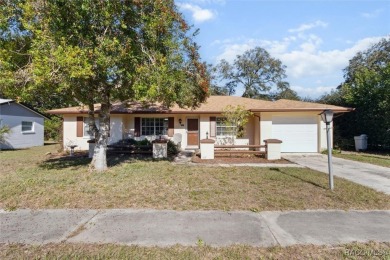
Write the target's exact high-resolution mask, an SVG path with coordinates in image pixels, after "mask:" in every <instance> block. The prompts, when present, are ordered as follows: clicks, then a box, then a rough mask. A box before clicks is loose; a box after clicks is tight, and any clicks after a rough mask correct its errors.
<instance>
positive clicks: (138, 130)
mask: <svg viewBox="0 0 390 260" xmlns="http://www.w3.org/2000/svg"><path fill="white" fill-rule="evenodd" d="M134 136H135V137H140V136H141V118H140V117H134Z"/></svg>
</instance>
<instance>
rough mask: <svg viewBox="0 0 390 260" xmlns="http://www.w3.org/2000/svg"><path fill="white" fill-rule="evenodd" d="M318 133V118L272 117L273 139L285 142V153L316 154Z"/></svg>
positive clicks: (283, 146)
mask: <svg viewBox="0 0 390 260" xmlns="http://www.w3.org/2000/svg"><path fill="white" fill-rule="evenodd" d="M317 131H318V130H317V116H312V117H308V116H305V117H298V116H296V117H280V116H275V117H272V138H276V139H280V140H282V141H283V143H282V147H281V150H282V152H285V153H316V152H317V151H318V149H317V144H318V140H317V137H318V134H317Z"/></svg>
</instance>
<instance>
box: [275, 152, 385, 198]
mask: <svg viewBox="0 0 390 260" xmlns="http://www.w3.org/2000/svg"><path fill="white" fill-rule="evenodd" d="M282 157H283V158H284V159H286V160H289V161H291V162H294V163H297V164H299V165H302V166H305V167H308V168H310V169H313V170H316V171H320V172H324V173H327V174H328V173H329V172H328V157H327V156H326V155H323V154H284V155H283V156H282ZM332 161H333V174H334V175H335V176H338V177H341V178H344V179H347V180H349V181H353V182H355V183H358V184H361V185H364V186H367V187H370V188H372V189H374V190H377V191H380V192H383V193H386V194H389V195H390V168H387V167H382V166H377V165H373V164H368V163H361V162H356V161H351V160H345V159H341V158H335V157H333V160H332ZM336 188H337V187H336Z"/></svg>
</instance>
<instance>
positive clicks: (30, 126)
mask: <svg viewBox="0 0 390 260" xmlns="http://www.w3.org/2000/svg"><path fill="white" fill-rule="evenodd" d="M32 132H34V122H31V121H22V133H32Z"/></svg>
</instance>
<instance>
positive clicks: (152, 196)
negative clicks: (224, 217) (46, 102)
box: [0, 145, 390, 211]
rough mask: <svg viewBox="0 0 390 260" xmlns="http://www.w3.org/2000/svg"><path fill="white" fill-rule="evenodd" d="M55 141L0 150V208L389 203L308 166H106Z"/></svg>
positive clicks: (117, 161) (113, 161) (115, 162)
mask: <svg viewBox="0 0 390 260" xmlns="http://www.w3.org/2000/svg"><path fill="white" fill-rule="evenodd" d="M56 150H57V147H56V146H55V145H50V146H44V147H36V148H32V149H26V150H18V151H0V160H1V171H0V208H5V209H8V210H12V209H17V208H33V209H38V208H96V209H103V208H155V209H174V210H211V209H215V210H251V211H263V210H302V209H390V196H388V195H385V194H383V193H379V192H376V191H374V190H372V189H369V188H366V187H363V186H361V185H358V184H354V183H352V182H349V181H346V180H344V179H340V178H335V187H336V188H335V191H334V192H331V191H329V190H328V178H327V175H326V174H323V173H319V172H316V171H313V170H309V169H302V168H251V167H232V168H220V167H204V166H188V165H174V164H172V163H170V162H168V161H153V160H150V159H149V160H135V159H129V158H125V157H111V158H110V159H109V164H110V169H109V171H107V172H105V173H93V172H90V171H89V170H88V163H89V161H90V160H89V159H88V158H69V157H66V158H52V159H48V158H49V157H50V155H47V154H48V153H49V152H52V153H55V151H56Z"/></svg>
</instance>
